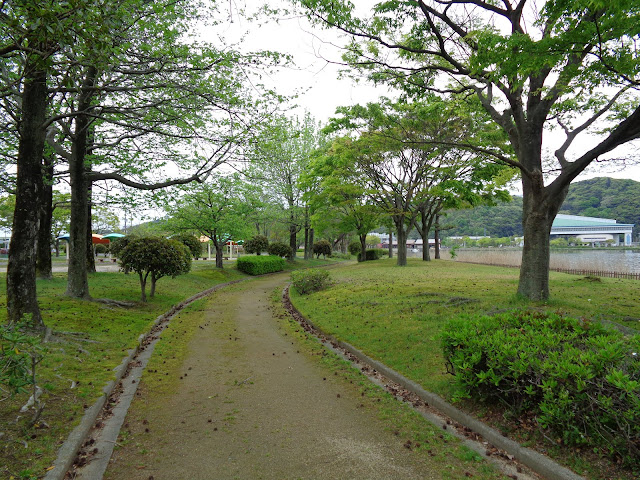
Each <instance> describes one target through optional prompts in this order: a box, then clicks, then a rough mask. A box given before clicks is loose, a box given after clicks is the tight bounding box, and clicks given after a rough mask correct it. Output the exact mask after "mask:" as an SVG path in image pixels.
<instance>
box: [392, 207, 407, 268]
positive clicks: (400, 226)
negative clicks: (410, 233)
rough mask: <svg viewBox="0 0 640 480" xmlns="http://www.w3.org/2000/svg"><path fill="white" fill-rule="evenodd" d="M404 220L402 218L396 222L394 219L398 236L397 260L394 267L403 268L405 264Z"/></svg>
mask: <svg viewBox="0 0 640 480" xmlns="http://www.w3.org/2000/svg"><path fill="white" fill-rule="evenodd" d="M404 220H405V219H404V217H400V218H399V219H398V220H395V219H394V222H395V224H396V228H397V232H396V233H397V235H398V260H397V262H396V265H398V266H399V267H404V266H405V265H406V264H407V231H406V230H405V226H404Z"/></svg>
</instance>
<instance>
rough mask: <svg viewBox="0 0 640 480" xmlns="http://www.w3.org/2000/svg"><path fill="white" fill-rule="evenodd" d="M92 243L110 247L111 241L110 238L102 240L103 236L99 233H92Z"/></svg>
mask: <svg viewBox="0 0 640 480" xmlns="http://www.w3.org/2000/svg"><path fill="white" fill-rule="evenodd" d="M91 241H92V242H93V244H94V245H95V244H97V243H99V244H102V245H108V244H109V239H108V238H102V235H98V234H97V233H92V234H91Z"/></svg>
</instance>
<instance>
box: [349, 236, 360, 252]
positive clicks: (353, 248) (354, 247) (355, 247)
mask: <svg viewBox="0 0 640 480" xmlns="http://www.w3.org/2000/svg"><path fill="white" fill-rule="evenodd" d="M348 248H349V253H350V254H351V255H358V254H359V253H360V250H361V249H362V246H361V245H360V242H359V241H358V240H353V241H352V242H351V243H350V244H349V247H348Z"/></svg>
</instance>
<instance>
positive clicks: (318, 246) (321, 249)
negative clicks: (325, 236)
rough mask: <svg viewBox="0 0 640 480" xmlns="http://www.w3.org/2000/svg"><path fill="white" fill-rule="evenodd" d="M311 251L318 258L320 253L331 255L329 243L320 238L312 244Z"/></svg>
mask: <svg viewBox="0 0 640 480" xmlns="http://www.w3.org/2000/svg"><path fill="white" fill-rule="evenodd" d="M313 253H314V254H315V255H316V258H320V255H322V256H325V257H326V256H327V255H331V244H330V243H329V242H328V241H326V240H320V241H319V242H316V243H314V244H313Z"/></svg>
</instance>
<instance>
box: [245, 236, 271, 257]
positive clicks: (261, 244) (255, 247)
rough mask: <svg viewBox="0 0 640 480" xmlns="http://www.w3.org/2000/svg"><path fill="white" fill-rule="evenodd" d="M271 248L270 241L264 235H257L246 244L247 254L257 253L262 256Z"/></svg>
mask: <svg viewBox="0 0 640 480" xmlns="http://www.w3.org/2000/svg"><path fill="white" fill-rule="evenodd" d="M268 246H269V240H268V239H267V237H265V236H264V235H256V236H255V237H253V238H252V239H250V240H247V241H246V242H244V251H245V252H247V253H255V254H256V255H260V254H261V253H262V252H264V251H265V250H267V247H268Z"/></svg>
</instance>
